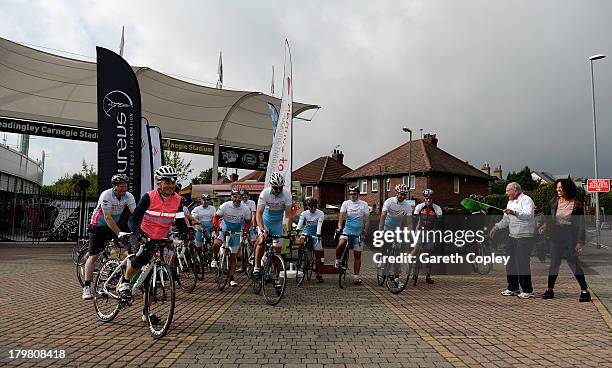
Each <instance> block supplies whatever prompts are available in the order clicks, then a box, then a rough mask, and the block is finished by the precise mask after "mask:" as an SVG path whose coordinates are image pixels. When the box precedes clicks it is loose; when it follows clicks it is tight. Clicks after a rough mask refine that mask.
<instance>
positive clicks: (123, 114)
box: [96, 47, 141, 201]
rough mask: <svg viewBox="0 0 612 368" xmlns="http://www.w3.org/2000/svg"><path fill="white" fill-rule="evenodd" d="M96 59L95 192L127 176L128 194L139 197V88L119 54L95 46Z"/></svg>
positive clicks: (132, 73)
mask: <svg viewBox="0 0 612 368" xmlns="http://www.w3.org/2000/svg"><path fill="white" fill-rule="evenodd" d="M96 52H97V57H98V65H97V67H98V76H97V82H98V96H97V103H98V188H99V189H98V191H99V192H102V191H103V190H105V189H108V188H110V185H111V183H110V180H111V177H112V176H113V175H114V174H117V173H123V174H127V176H128V177H129V178H130V184H129V191H130V193H132V194H133V195H134V197H135V198H136V201H138V199H139V198H140V176H141V172H140V150H141V147H140V144H141V139H140V138H141V137H140V136H141V112H140V88H139V87H138V80H137V79H136V75H135V74H134V71H133V70H132V67H131V66H130V65H129V64H128V63H127V62H126V61H125V60H124V59H123V58H122V57H121V56H119V55H117V54H115V53H114V52H112V51H110V50H107V49H105V48H103V47H96Z"/></svg>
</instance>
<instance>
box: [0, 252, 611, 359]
mask: <svg viewBox="0 0 612 368" xmlns="http://www.w3.org/2000/svg"><path fill="white" fill-rule="evenodd" d="M69 251H70V250H69V249H66V248H8V247H2V248H0V290H2V291H3V292H2V294H0V354H1V355H0V366H1V365H9V366H20V367H26V366H40V367H43V366H50V365H64V366H65V365H68V366H79V367H87V366H103V367H104V366H118V367H119V366H121V367H123V366H126V365H139V366H142V367H153V366H160V367H167V366H175V367H186V366H217V367H218V366H221V367H246V366H279V367H280V366H287V367H289V366H296V367H310V366H312V367H319V366H330V367H358V366H368V367H370V366H381V367H393V366H398V367H399V366H412V367H434V366H436V367H438V366H449V367H450V366H455V367H473V366H481V367H504V366H576V365H578V366H598V367H601V366H608V367H612V330H611V327H610V319H609V318H610V317H609V314H607V315H606V314H605V312H607V310H605V307H603V309H602V308H599V307H598V305H597V303H578V301H577V297H578V293H577V291H578V288H577V284H576V283H575V281H574V280H573V278H572V277H571V275H568V273H567V270H564V268H563V267H562V274H561V275H560V277H559V281H558V284H557V285H558V286H557V287H556V288H555V292H556V298H555V299H554V300H542V299H539V298H537V299H532V300H519V299H517V298H510V297H503V296H501V295H500V294H499V292H500V291H501V289H502V288H503V287H504V286H505V277H504V276H503V273H502V272H501V270H499V269H496V270H494V271H492V273H491V274H490V275H487V276H477V275H476V276H472V275H468V276H437V277H436V278H435V280H436V284H434V285H427V284H425V283H424V282H420V283H419V284H418V285H417V286H416V287H412V286H409V288H408V289H407V290H405V291H404V292H403V293H402V294H400V295H397V296H396V295H392V294H390V293H389V292H388V291H387V290H386V289H384V288H381V287H379V286H377V285H376V283H375V275H374V270H373V268H372V267H371V263H370V262H369V261H367V259H368V257H364V266H366V267H365V268H366V269H365V271H364V275H363V276H364V279H365V280H366V285H365V286H361V287H355V286H352V285H350V286H349V287H348V288H347V289H345V290H340V289H338V287H337V283H336V281H337V280H336V277H335V276H333V275H327V276H326V281H327V282H326V283H325V284H323V285H319V284H315V283H314V282H311V283H308V282H306V285H305V287H303V288H301V289H297V288H296V287H295V285H294V284H293V283H291V284H290V285H289V286H288V288H287V294H286V295H285V298H284V299H283V301H282V302H281V303H280V304H279V305H278V306H276V307H269V306H267V305H266V304H265V303H264V301H263V298H262V297H261V296H256V295H253V294H252V293H251V291H250V289H248V288H235V289H230V290H226V291H223V292H218V291H217V290H216V289H214V287H213V285H212V284H210V278H209V279H208V281H209V282H208V283H204V284H200V283H199V284H198V287H197V289H196V291H195V292H194V294H186V293H184V292H182V291H178V294H177V309H176V313H175V319H174V321H173V324H172V328H171V330H170V332H169V334H168V336H166V337H165V338H163V339H160V340H153V339H152V338H151V337H150V336H149V334H148V331H147V330H146V328H145V326H144V324H143V323H142V322H141V321H140V311H141V304H140V303H136V304H135V305H134V306H133V307H131V308H129V309H127V310H125V311H122V312H121V313H120V314H119V316H118V317H117V318H116V319H115V320H114V321H112V322H111V323H102V322H99V321H98V319H97V318H96V316H95V314H94V311H93V304H92V303H91V302H85V301H82V300H81V299H80V287H79V285H78V282H77V281H76V277H75V272H74V265H73V264H72V263H71V261H70V258H69ZM326 255H327V256H331V255H332V251H331V250H326ZM532 265H533V267H534V275H535V277H534V287H535V289H536V292H537V293H541V292H542V291H543V288H544V286H545V282H546V281H545V276H544V275H545V272H544V271H545V266H546V265H544V264H539V262H537V261H535V260H534V261H533V262H532ZM565 268H567V267H565ZM239 282H241V284H244V283H245V280H244V279H239ZM600 305H601V303H600ZM602 314H603V316H604V317H606V318H608V322H606V320H605V319H604V317H602ZM15 348H25V349H28V348H29V349H43V348H44V349H64V350H65V351H66V358H65V359H62V360H52V359H45V360H41V359H38V360H36V359H19V360H10V359H9V358H8V349H15Z"/></svg>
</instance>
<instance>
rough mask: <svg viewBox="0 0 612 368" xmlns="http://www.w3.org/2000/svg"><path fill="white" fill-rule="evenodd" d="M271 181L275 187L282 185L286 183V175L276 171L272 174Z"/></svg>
mask: <svg viewBox="0 0 612 368" xmlns="http://www.w3.org/2000/svg"><path fill="white" fill-rule="evenodd" d="M269 182H270V185H271V186H273V187H282V186H284V185H285V177H284V176H283V174H281V173H279V172H275V173H272V175H270V180H269Z"/></svg>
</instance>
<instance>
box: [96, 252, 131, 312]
mask: <svg viewBox="0 0 612 368" xmlns="http://www.w3.org/2000/svg"><path fill="white" fill-rule="evenodd" d="M119 265H120V262H119V261H118V260H116V259H114V258H111V259H109V260H108V261H106V262H105V263H104V264H103V265H102V267H100V271H99V272H98V274H97V275H96V277H95V282H94V283H93V297H94V303H93V304H94V309H95V311H96V315H97V316H98V318H99V319H100V320H102V321H103V322H109V321H111V320H112V319H113V318H115V317H116V316H117V314H118V313H119V294H118V293H117V285H119V284H120V283H121V276H122V275H123V272H124V270H123V267H122V268H121V269H119V270H117V272H115V270H116V269H117V267H119ZM105 285H106V286H105Z"/></svg>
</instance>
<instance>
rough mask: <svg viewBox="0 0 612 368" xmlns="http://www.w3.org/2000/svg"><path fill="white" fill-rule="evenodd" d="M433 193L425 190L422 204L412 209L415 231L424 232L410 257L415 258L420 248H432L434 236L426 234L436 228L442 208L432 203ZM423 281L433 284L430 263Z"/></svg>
mask: <svg viewBox="0 0 612 368" xmlns="http://www.w3.org/2000/svg"><path fill="white" fill-rule="evenodd" d="M433 197H434V191H433V189H425V190H424V191H423V198H424V202H423V203H419V204H418V205H417V206H416V207H415V208H414V214H415V215H416V217H417V220H418V223H417V229H418V230H421V231H422V232H425V233H424V234H423V233H422V234H421V239H422V241H419V242H418V243H417V244H416V246H415V247H414V249H413V250H412V253H411V254H412V256H416V255H417V254H418V253H419V252H420V250H421V247H426V248H430V249H431V248H433V246H434V240H435V238H434V235H433V234H428V233H427V232H428V231H434V230H436V229H437V228H438V224H439V223H440V218H441V217H442V208H441V207H440V206H438V205H437V204H435V203H433ZM425 281H426V282H427V283H428V284H433V283H434V280H433V279H432V278H431V263H427V276H425Z"/></svg>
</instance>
